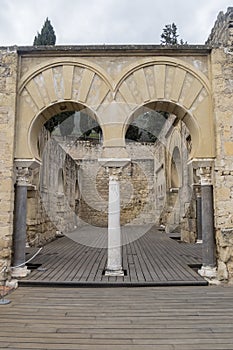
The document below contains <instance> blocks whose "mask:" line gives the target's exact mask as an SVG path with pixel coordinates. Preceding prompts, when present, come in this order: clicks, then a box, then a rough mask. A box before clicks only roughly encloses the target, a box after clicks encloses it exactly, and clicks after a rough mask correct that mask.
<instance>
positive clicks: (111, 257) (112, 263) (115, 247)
mask: <svg viewBox="0 0 233 350" xmlns="http://www.w3.org/2000/svg"><path fill="white" fill-rule="evenodd" d="M111 273H112V274H114V275H122V273H123V271H122V247H121V228H120V186H119V182H118V181H117V180H116V178H113V177H110V179H109V200H108V261H107V271H106V274H108V275H109V274H111Z"/></svg>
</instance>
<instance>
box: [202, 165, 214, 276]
mask: <svg viewBox="0 0 233 350" xmlns="http://www.w3.org/2000/svg"><path fill="white" fill-rule="evenodd" d="M199 175H200V178H201V197H202V201H201V212H202V242H203V244H202V264H203V265H202V268H201V270H199V271H198V272H199V274H200V275H201V276H203V277H207V278H215V277H216V248H215V237H214V207H213V185H212V176H211V167H200V168H199Z"/></svg>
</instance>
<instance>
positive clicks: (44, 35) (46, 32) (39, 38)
mask: <svg viewBox="0 0 233 350" xmlns="http://www.w3.org/2000/svg"><path fill="white" fill-rule="evenodd" d="M55 43H56V35H55V32H54V29H53V26H52V24H51V23H50V20H49V19H48V17H47V18H46V20H45V22H44V25H43V27H42V29H41V32H40V33H38V32H37V35H36V36H35V38H34V42H33V45H34V46H40V45H55Z"/></svg>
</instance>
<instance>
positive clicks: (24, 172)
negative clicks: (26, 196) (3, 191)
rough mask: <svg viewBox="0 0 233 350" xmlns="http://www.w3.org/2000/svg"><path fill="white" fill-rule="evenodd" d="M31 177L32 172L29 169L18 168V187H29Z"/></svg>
mask: <svg viewBox="0 0 233 350" xmlns="http://www.w3.org/2000/svg"><path fill="white" fill-rule="evenodd" d="M30 177H31V171H30V169H29V168H23V167H16V184H17V186H29V185H30V182H29V180H30Z"/></svg>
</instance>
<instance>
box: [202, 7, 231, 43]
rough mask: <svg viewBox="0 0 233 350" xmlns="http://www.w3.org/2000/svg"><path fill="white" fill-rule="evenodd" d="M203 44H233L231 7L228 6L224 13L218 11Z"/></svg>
mask: <svg viewBox="0 0 233 350" xmlns="http://www.w3.org/2000/svg"><path fill="white" fill-rule="evenodd" d="M205 44H206V45H210V46H212V47H220V46H225V47H226V46H228V47H229V46H233V7H228V9H227V12H226V13H225V14H224V12H223V11H221V12H219V14H218V16H217V19H216V21H215V24H214V26H213V28H212V30H211V33H210V35H209V37H208V39H207V40H206V42H205Z"/></svg>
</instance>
